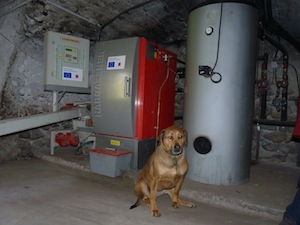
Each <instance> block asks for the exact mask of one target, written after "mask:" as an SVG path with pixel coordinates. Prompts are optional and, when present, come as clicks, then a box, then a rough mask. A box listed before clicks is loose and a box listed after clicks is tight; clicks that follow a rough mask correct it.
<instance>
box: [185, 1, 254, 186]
mask: <svg viewBox="0 0 300 225" xmlns="http://www.w3.org/2000/svg"><path fill="white" fill-rule="evenodd" d="M257 27H258V12H257V8H256V7H255V5H254V4H253V3H252V1H226V0H224V1H207V2H205V3H201V4H200V5H197V7H195V8H194V9H193V10H192V11H191V12H190V13H189V18H188V40H187V59H186V82H185V99H184V117H183V123H184V128H185V129H186V130H187V131H188V147H187V151H186V154H187V160H188V162H189V172H188V174H187V177H188V178H190V179H192V180H195V181H199V182H202V183H206V184H215V185H236V184H240V183H244V182H247V181H248V179H249V171H250V161H251V140H252V137H251V135H252V134H251V133H252V115H253V108H254V105H253V104H254V85H255V65H256V51H257V48H256V42H257Z"/></svg>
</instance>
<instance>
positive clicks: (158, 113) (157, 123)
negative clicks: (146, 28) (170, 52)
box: [155, 57, 176, 147]
mask: <svg viewBox="0 0 300 225" xmlns="http://www.w3.org/2000/svg"><path fill="white" fill-rule="evenodd" d="M170 72H172V73H175V74H176V71H174V70H172V69H171V68H170V57H168V63H167V75H166V78H165V80H164V81H163V83H162V84H161V86H160V88H159V91H158V100H157V118H156V134H155V135H156V137H158V130H159V122H160V102H161V92H162V89H163V87H164V86H165V84H166V83H167V81H168V79H169V77H170ZM155 145H157V142H155ZM155 147H157V146H155Z"/></svg>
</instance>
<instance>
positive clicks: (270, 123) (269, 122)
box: [253, 119, 296, 127]
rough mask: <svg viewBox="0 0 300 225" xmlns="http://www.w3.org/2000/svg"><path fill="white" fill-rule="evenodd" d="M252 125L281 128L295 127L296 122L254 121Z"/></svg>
mask: <svg viewBox="0 0 300 225" xmlns="http://www.w3.org/2000/svg"><path fill="white" fill-rule="evenodd" d="M253 123H254V124H263V125H271V126H281V127H295V125H296V121H280V120H266V119H254V120H253Z"/></svg>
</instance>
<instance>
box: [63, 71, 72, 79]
mask: <svg viewBox="0 0 300 225" xmlns="http://www.w3.org/2000/svg"><path fill="white" fill-rule="evenodd" d="M64 78H72V73H66V72H65V73H64Z"/></svg>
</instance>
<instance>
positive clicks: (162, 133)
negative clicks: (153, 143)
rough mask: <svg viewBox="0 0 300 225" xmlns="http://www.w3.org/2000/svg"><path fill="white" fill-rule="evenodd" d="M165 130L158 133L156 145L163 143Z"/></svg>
mask: <svg viewBox="0 0 300 225" xmlns="http://www.w3.org/2000/svg"><path fill="white" fill-rule="evenodd" d="M165 133H166V130H162V131H161V132H160V134H159V138H158V142H157V146H159V145H161V144H162V143H163V139H164V136H165Z"/></svg>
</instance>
